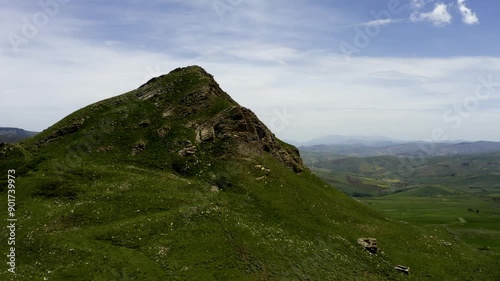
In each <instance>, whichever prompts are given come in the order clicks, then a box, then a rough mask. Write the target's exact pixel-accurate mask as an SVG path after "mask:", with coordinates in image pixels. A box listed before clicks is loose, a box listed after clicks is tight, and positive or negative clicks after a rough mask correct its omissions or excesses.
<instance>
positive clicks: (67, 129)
mask: <svg viewBox="0 0 500 281" xmlns="http://www.w3.org/2000/svg"><path fill="white" fill-rule="evenodd" d="M84 123H85V118H76V119H73V120H72V121H71V123H70V124H68V125H66V126H64V127H62V128H59V129H57V130H56V131H55V132H54V133H52V134H51V135H49V136H47V137H45V138H43V139H40V140H39V141H37V142H36V144H37V145H38V146H42V145H46V144H49V143H51V142H54V141H56V140H58V139H60V138H61V137H63V136H65V135H69V134H71V133H74V132H76V131H78V130H79V129H80V128H81V127H82V126H83V124H84Z"/></svg>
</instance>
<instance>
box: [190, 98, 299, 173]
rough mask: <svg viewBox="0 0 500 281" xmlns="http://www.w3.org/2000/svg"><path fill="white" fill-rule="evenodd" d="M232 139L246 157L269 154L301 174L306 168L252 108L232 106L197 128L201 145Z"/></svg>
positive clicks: (296, 150)
mask: <svg viewBox="0 0 500 281" xmlns="http://www.w3.org/2000/svg"><path fill="white" fill-rule="evenodd" d="M228 138H232V139H235V140H236V141H237V143H239V148H238V152H239V153H240V154H242V155H244V156H251V155H252V154H254V153H270V154H271V155H272V156H274V157H275V158H276V159H277V160H279V161H280V162H281V163H283V164H285V165H286V166H288V167H290V168H291V169H292V170H293V171H294V172H296V173H300V172H302V171H303V170H304V169H305V166H304V163H303V162H302V159H301V158H300V154H299V150H298V149H297V148H295V147H285V146H284V145H283V144H281V143H280V142H279V141H278V140H277V139H276V137H275V135H274V134H273V133H272V132H271V131H270V130H269V129H268V128H267V127H266V126H265V125H264V124H263V123H262V122H261V121H260V120H259V119H258V118H257V116H256V115H255V114H254V113H253V112H252V111H251V110H249V109H247V108H244V107H241V106H232V107H229V108H227V109H226V110H224V111H222V112H220V113H219V114H217V115H216V116H215V117H214V118H212V119H211V120H209V121H207V122H205V123H202V124H199V125H197V127H196V141H197V142H198V143H204V142H213V141H216V140H223V139H228Z"/></svg>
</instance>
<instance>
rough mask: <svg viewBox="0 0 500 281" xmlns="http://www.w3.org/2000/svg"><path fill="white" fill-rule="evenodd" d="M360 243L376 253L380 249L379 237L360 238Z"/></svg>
mask: <svg viewBox="0 0 500 281" xmlns="http://www.w3.org/2000/svg"><path fill="white" fill-rule="evenodd" d="M358 244H359V245H361V246H363V248H365V250H367V251H368V252H370V253H372V254H376V253H377V251H378V246H377V239H375V238H359V239H358Z"/></svg>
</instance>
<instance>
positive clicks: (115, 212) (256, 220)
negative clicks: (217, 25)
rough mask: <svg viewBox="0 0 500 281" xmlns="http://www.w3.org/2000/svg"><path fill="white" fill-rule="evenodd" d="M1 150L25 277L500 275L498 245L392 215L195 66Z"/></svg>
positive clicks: (19, 273)
mask: <svg viewBox="0 0 500 281" xmlns="http://www.w3.org/2000/svg"><path fill="white" fill-rule="evenodd" d="M0 157H1V158H0V159H1V161H0V171H2V173H4V174H5V175H7V173H8V171H9V170H13V169H15V171H16V172H15V177H16V178H15V182H14V181H12V179H11V182H10V183H11V184H14V185H11V186H9V185H8V182H7V181H6V180H4V181H3V182H2V184H1V187H2V189H1V193H2V196H5V197H4V198H7V193H8V192H9V191H8V190H15V191H16V193H15V196H16V197H15V200H16V201H15V202H16V210H15V215H14V217H15V218H16V219H17V222H16V232H15V233H16V239H15V242H16V244H15V247H16V248H15V253H16V257H17V260H16V275H15V280H400V279H403V280H406V279H407V280H450V279H455V278H460V279H469V280H472V279H484V280H495V279H499V278H500V273H499V272H498V271H497V269H498V266H499V265H500V264H499V261H498V259H496V258H495V257H492V256H490V255H488V254H485V253H483V252H480V251H478V250H476V249H474V248H471V247H469V246H468V245H467V244H465V243H464V242H463V241H462V240H460V239H458V238H457V237H456V236H455V235H454V234H453V233H452V232H450V231H449V230H448V229H446V228H442V227H439V226H421V225H418V226H417V225H412V224H408V223H406V222H400V221H397V220H392V219H388V218H386V217H384V216H383V215H381V213H379V212H377V211H374V210H372V209H371V208H369V207H368V206H367V205H366V204H363V203H360V202H358V201H356V200H354V199H352V198H350V197H348V196H346V195H345V194H343V193H342V192H340V191H337V190H336V189H334V188H332V187H331V186H329V185H328V184H326V183H325V182H324V181H323V180H321V179H319V178H318V177H316V176H315V175H313V174H312V173H311V172H310V171H309V170H308V169H306V168H305V167H304V166H303V163H302V160H301V158H300V156H299V153H298V150H297V149H296V148H295V147H293V146H290V145H288V144H286V143H284V142H281V141H280V140H279V139H277V138H276V137H275V136H274V135H273V134H272V132H270V131H269V130H268V129H267V127H266V126H265V125H264V124H263V123H262V122H260V121H259V119H258V118H257V117H256V116H255V114H253V113H252V112H251V111H250V110H249V109H246V108H243V107H241V106H239V105H238V104H237V103H236V102H235V101H234V100H232V99H231V97H230V96H229V95H228V94H227V93H225V92H224V91H223V90H221V88H220V87H219V85H218V84H217V83H216V82H215V80H214V79H213V77H212V76H211V75H210V74H208V73H207V72H206V71H205V70H203V69H202V68H200V67H197V66H191V67H186V68H179V69H176V70H174V71H172V72H170V73H169V74H168V75H164V76H160V77H157V78H154V79H152V80H151V81H149V82H148V83H146V84H144V85H142V86H141V87H139V88H138V89H136V90H133V91H131V92H128V93H126V94H123V95H121V96H117V97H114V98H111V99H107V100H104V101H101V102H98V103H95V104H92V105H90V106H87V107H85V108H83V109H81V110H79V111H76V112H74V113H73V114H71V115H69V116H68V117H66V118H64V119H63V120H61V121H60V122H58V123H57V124H55V125H54V126H52V127H50V128H49V129H47V130H45V131H43V132H41V133H40V134H38V135H36V136H35V137H34V138H31V139H28V140H26V141H25V142H23V143H21V144H18V145H6V146H4V147H3V148H1V149H0ZM4 179H5V177H4ZM14 186H15V188H14ZM10 232H11V231H10V230H9V229H7V228H2V230H0V235H1V236H2V237H8V236H9V235H10ZM362 237H373V238H376V239H377V242H378V251H377V253H376V254H372V253H370V252H368V251H366V250H365V249H363V247H362V246H360V245H358V242H357V240H358V239H359V238H362ZM9 247H10V246H9V245H7V242H5V243H2V246H1V247H0V250H1V251H3V252H4V253H8V252H9V251H10V250H11V249H9ZM396 265H405V266H409V267H410V269H411V270H410V274H408V275H406V274H405V273H401V272H400V271H398V270H396V269H394V266H396ZM457 276H459V277H457ZM12 278H13V275H12V273H10V272H8V271H7V270H3V271H0V279H2V280H9V279H12Z"/></svg>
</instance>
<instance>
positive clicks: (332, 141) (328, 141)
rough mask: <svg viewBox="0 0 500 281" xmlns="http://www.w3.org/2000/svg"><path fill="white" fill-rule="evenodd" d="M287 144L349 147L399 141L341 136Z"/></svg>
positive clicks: (329, 136) (381, 144)
mask: <svg viewBox="0 0 500 281" xmlns="http://www.w3.org/2000/svg"><path fill="white" fill-rule="evenodd" d="M288 142H289V143H291V144H293V145H296V146H314V145H350V144H362V145H368V146H385V145H391V144H396V143H399V141H396V140H393V139H390V138H387V137H381V136H343V135H328V136H323V137H319V138H315V139H312V140H310V141H307V142H295V141H288Z"/></svg>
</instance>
